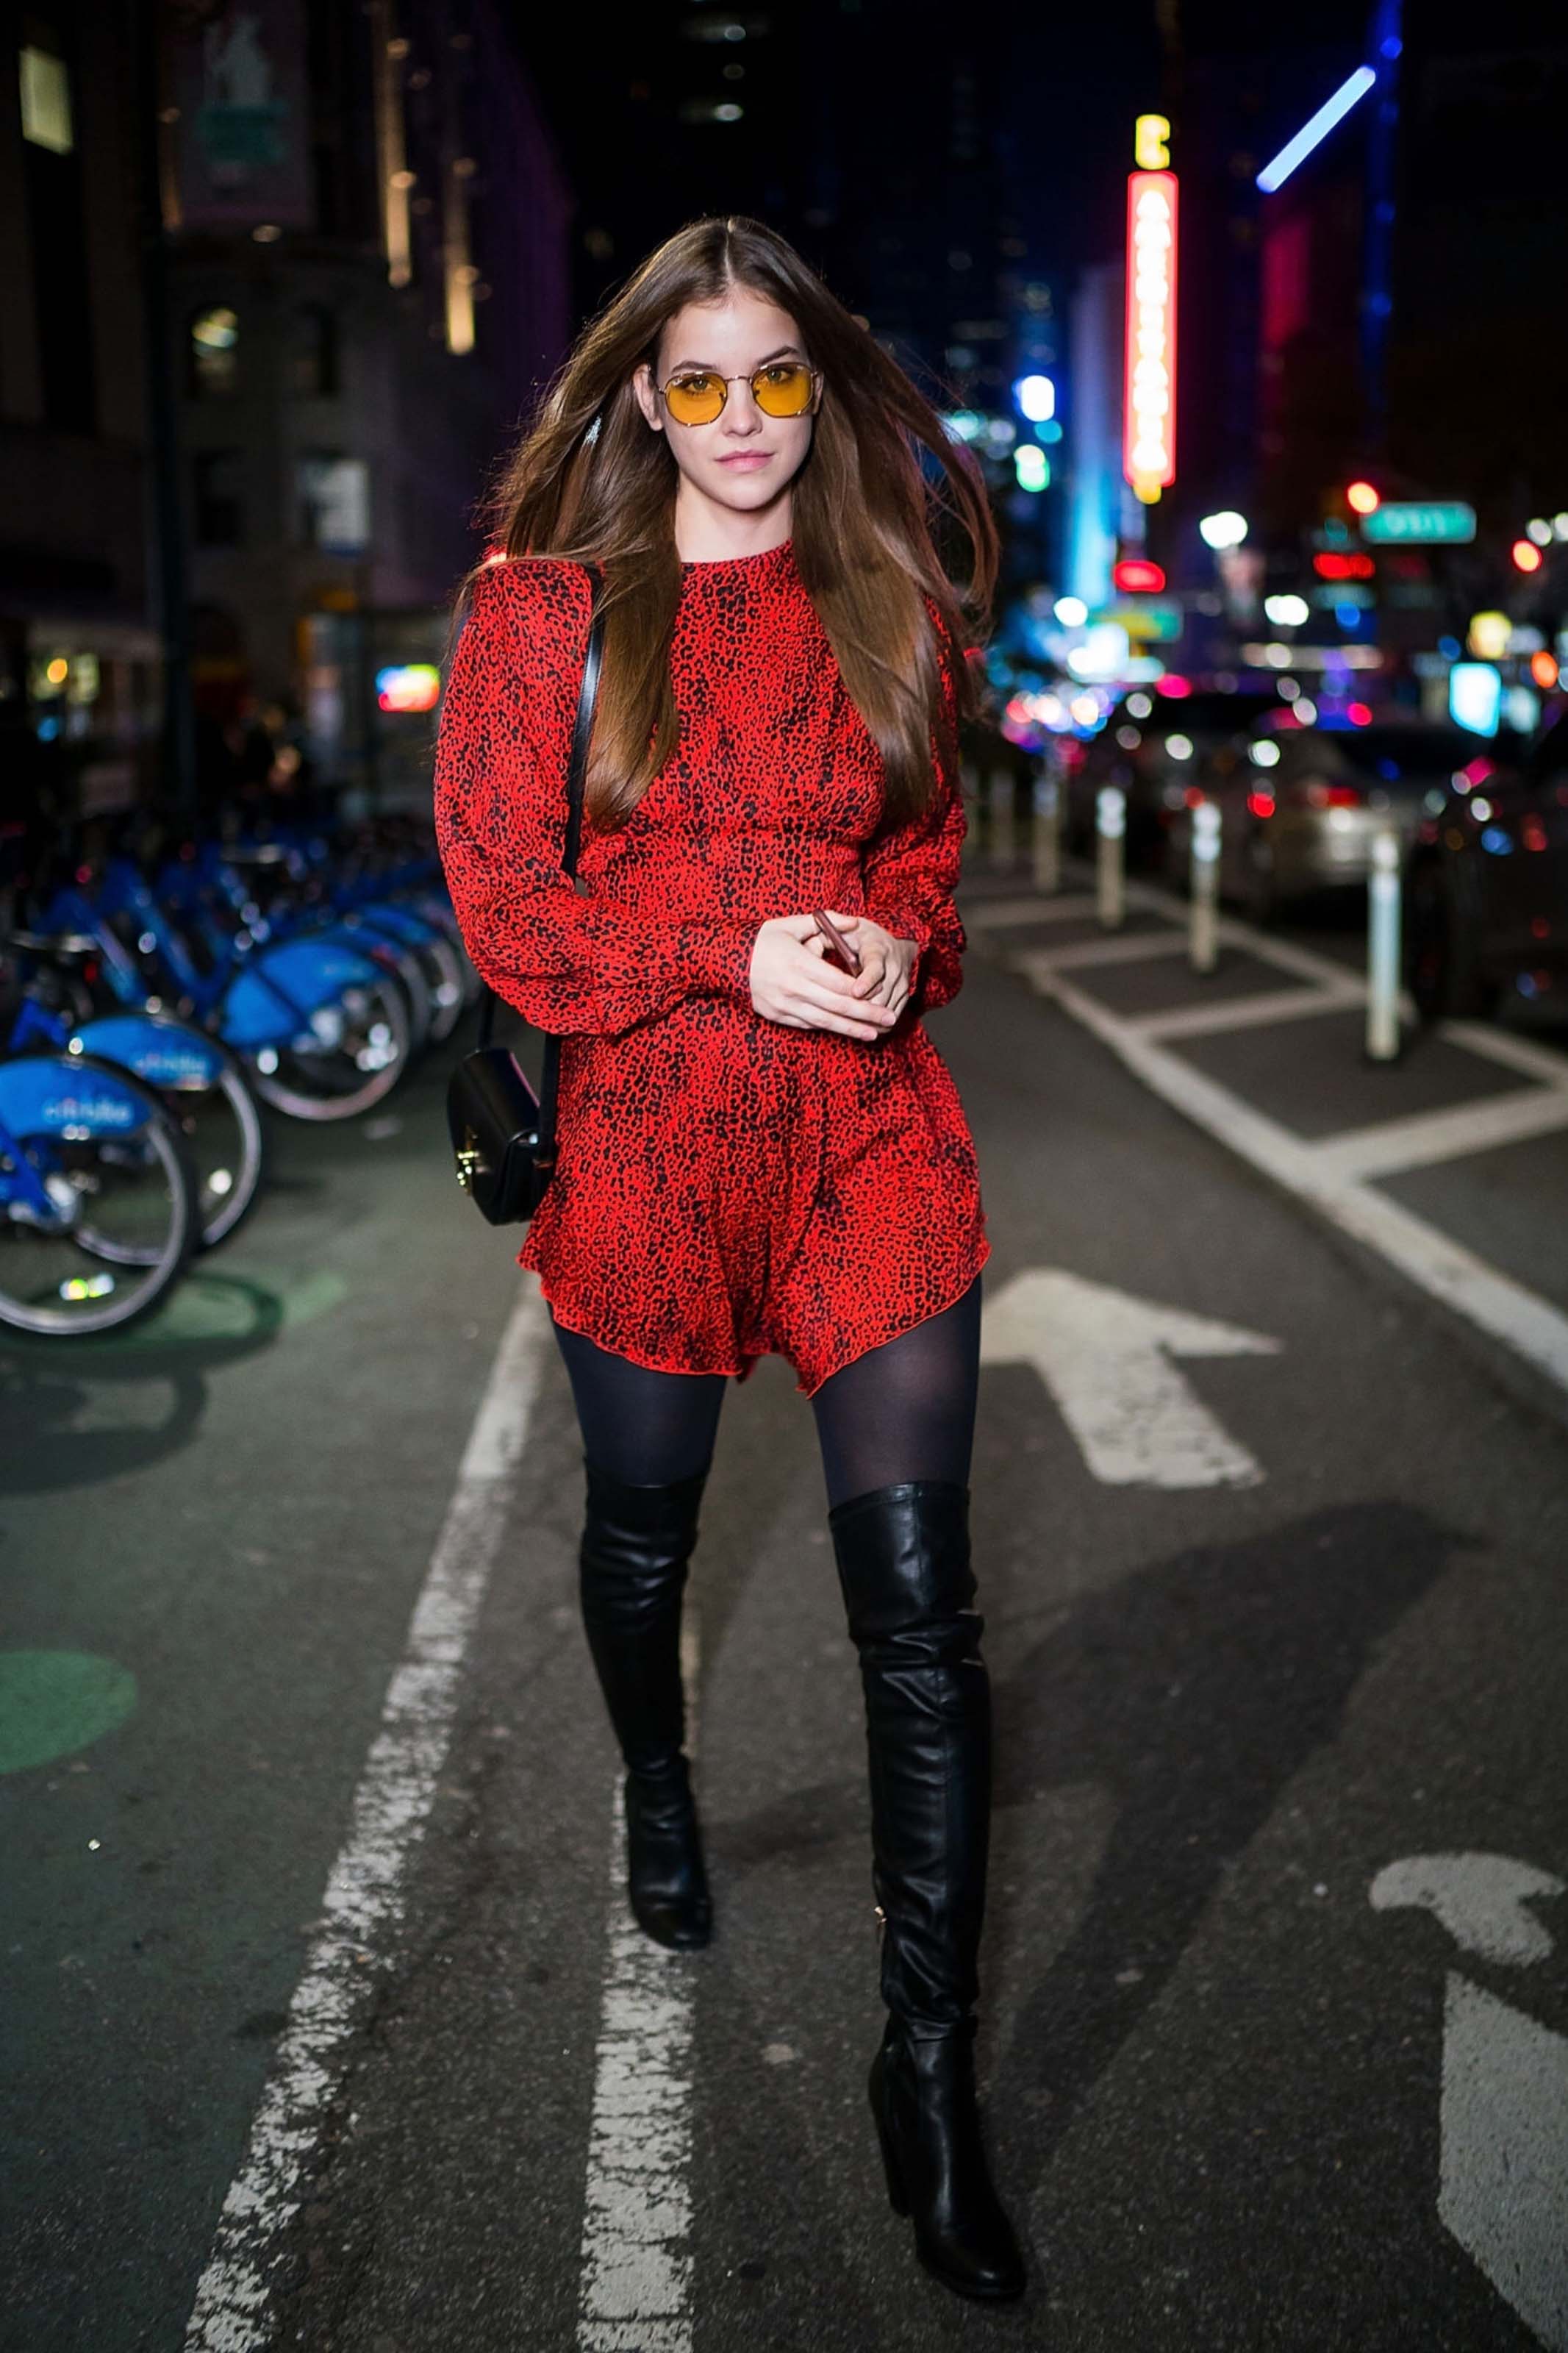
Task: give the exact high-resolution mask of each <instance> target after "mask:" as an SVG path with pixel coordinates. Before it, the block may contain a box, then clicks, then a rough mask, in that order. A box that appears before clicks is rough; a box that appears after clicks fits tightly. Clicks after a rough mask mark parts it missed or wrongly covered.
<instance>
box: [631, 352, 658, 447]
mask: <svg viewBox="0 0 1568 2353" xmlns="http://www.w3.org/2000/svg"><path fill="white" fill-rule="evenodd" d="M632 390H633V392H635V393H636V395H637V406H638V407H639V408H640V409H641V410H642V413H643V415H644V417H646V418H647V422H648V424H649V425H651V426H652V427H653V429H654V431H655V432H656V433H662V432H663V431H664V418H663V417H661V416H660V415H659V407H658V393H657V392H656V391H655V390H654V387H653V370H652V368H650V367H649V365H648V364H647V360H640V361H639V362H638V363H637V366H636V368H635V369H634V370H633V371H632Z"/></svg>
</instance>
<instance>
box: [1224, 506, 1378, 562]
mask: <svg viewBox="0 0 1568 2353" xmlns="http://www.w3.org/2000/svg"><path fill="white" fill-rule="evenodd" d="M1198 537H1199V538H1200V539H1201V540H1202V541H1203V542H1204V544H1205V546H1206V547H1213V548H1225V547H1239V546H1240V545H1241V543H1242V541H1243V540H1244V539H1245V538H1246V537H1247V517H1246V516H1245V515H1241V514H1237V512H1236V511H1235V509H1234V508H1232V507H1224V508H1222V509H1221V511H1220V512H1219V513H1218V514H1212V515H1205V516H1204V518H1203V520H1202V522H1200V523H1199V524H1198ZM1369 560H1370V559H1369Z"/></svg>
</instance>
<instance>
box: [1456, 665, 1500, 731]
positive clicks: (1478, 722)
mask: <svg viewBox="0 0 1568 2353" xmlns="http://www.w3.org/2000/svg"><path fill="white" fill-rule="evenodd" d="M1501 707H1502V680H1501V678H1500V676H1499V674H1498V672H1497V670H1495V669H1494V668H1493V667H1492V665H1491V663H1490V662H1484V661H1471V662H1456V663H1455V664H1454V667H1453V669H1452V670H1450V671H1449V672H1448V716H1449V718H1450V719H1452V721H1453V722H1454V724H1455V725H1456V726H1457V727H1468V729H1469V732H1470V733H1471V734H1472V735H1495V734H1496V733H1497V730H1498V716H1499V713H1500V710H1501Z"/></svg>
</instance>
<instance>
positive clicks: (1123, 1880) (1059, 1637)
mask: <svg viewBox="0 0 1568 2353" xmlns="http://www.w3.org/2000/svg"><path fill="white" fill-rule="evenodd" d="M1473 1541H1474V1540H1473V1539H1472V1538H1469V1537H1468V1536H1466V1535H1462V1534H1460V1533H1459V1532H1458V1531H1457V1530H1454V1529H1451V1528H1446V1527H1444V1526H1442V1525H1439V1524H1438V1523H1436V1521H1434V1520H1432V1519H1430V1518H1428V1517H1427V1516H1426V1514H1425V1513H1423V1512H1420V1511H1418V1510H1415V1509H1414V1508H1412V1507H1411V1506H1409V1505H1407V1504H1398V1503H1392V1502H1389V1503H1372V1504H1355V1505H1350V1506H1346V1507H1344V1508H1341V1509H1335V1510H1331V1511H1323V1512H1319V1513H1314V1514H1312V1515H1311V1516H1310V1518H1307V1519H1303V1520H1298V1521H1295V1522H1292V1523H1290V1524H1289V1525H1286V1526H1284V1527H1280V1528H1277V1529H1273V1530H1270V1531H1268V1533H1267V1534H1265V1535H1258V1536H1253V1537H1249V1538H1247V1540H1246V1541H1244V1542H1241V1543H1237V1544H1227V1545H1213V1546H1200V1547H1197V1548H1194V1550H1192V1551H1189V1552H1184V1553H1180V1554H1178V1555H1176V1556H1175V1557H1174V1558H1173V1559H1171V1560H1168V1561H1163V1562H1161V1563H1159V1564H1157V1565H1156V1566H1155V1567H1152V1568H1148V1569H1145V1570H1142V1571H1141V1572H1140V1573H1139V1574H1138V1575H1136V1576H1135V1577H1131V1578H1130V1579H1128V1580H1126V1581H1124V1582H1123V1583H1121V1585H1119V1586H1116V1587H1114V1588H1110V1590H1109V1591H1106V1592H1101V1593H1097V1594H1094V1595H1091V1596H1089V1597H1088V1598H1087V1599H1083V1600H1082V1601H1080V1602H1079V1603H1078V1605H1077V1606H1076V1607H1075V1608H1074V1609H1072V1611H1071V1613H1070V1614H1069V1615H1068V1618H1067V1619H1066V1620H1064V1621H1062V1622H1061V1623H1059V1624H1058V1626H1057V1628H1056V1629H1055V1630H1053V1632H1052V1633H1051V1634H1050V1635H1049V1636H1048V1637H1047V1639H1046V1640H1045V1641H1041V1642H1040V1643H1039V1644H1038V1645H1037V1647H1036V1648H1035V1649H1034V1650H1033V1651H1029V1652H1028V1653H1027V1654H1026V1656H1025V1657H1024V1658H1023V1659H1022V1660H1021V1661H1020V1662H1019V1663H1018V1664H1017V1666H1016V1668H1014V1670H1013V1671H1012V1672H1010V1673H1009V1675H1008V1676H1007V1679H1006V1681H1005V1683H998V1687H997V1692H996V1715H997V1723H996V1735H997V1738H996V1802H997V1805H998V1808H1001V1807H1005V1806H1013V1805H1019V1804H1021V1803H1022V1802H1023V1801H1025V1800H1026V1799H1029V1798H1032V1797H1036V1796H1038V1795H1039V1794H1040V1793H1042V1792H1043V1791H1045V1790H1047V1789H1049V1788H1056V1787H1058V1786H1062V1785H1066V1784H1068V1783H1077V1784H1082V1783H1084V1782H1087V1781H1092V1782H1094V1783H1096V1784H1097V1785H1098V1786H1100V1787H1101V1788H1104V1789H1105V1790H1106V1791H1107V1792H1108V1793H1109V1795H1110V1800H1111V1802H1112V1804H1113V1806H1114V1808H1115V1820H1114V1824H1113V1827H1112V1829H1111V1831H1110V1837H1109V1839H1108V1841H1107V1843H1106V1846H1105V1850H1104V1852H1103V1854H1102V1855H1101V1857H1100V1864H1099V1868H1098V1870H1097V1871H1096V1873H1095V1875H1094V1880H1093V1884H1092V1888H1091V1892H1090V1894H1089V1901H1088V1905H1087V1907H1086V1908H1085V1909H1084V1911H1083V1913H1082V1915H1081V1917H1080V1918H1079V1923H1078V1926H1077V1927H1076V1928H1075V1929H1074V1930H1073V1932H1072V1934H1071V1936H1069V1937H1068V1941H1067V1943H1066V1944H1065V1945H1064V1946H1063V1947H1061V1948H1060V1950H1059V1951H1058V1953H1057V1955H1056V1957H1055V1959H1054V1960H1053V1961H1052V1962H1051V1964H1050V1967H1049V1968H1047V1972H1046V1974H1045V1976H1044V1978H1042V1979H1041V1980H1040V1982H1039V1984H1038V1985H1037V1988H1036V1989H1035V1991H1034V1993H1033V1994H1032V1996H1031V1997H1030V1998H1029V2000H1027V2001H1026V2003H1025V2004H1024V2005H1023V2007H1022V2009H1021V2010H1020V2011H1019V2013H1018V2014H1017V2016H1016V2019H1015V2021H1014V2022H1013V2025H1012V2028H1011V2031H1010V2034H1009V2036H1008V2041H1007V2047H1006V2050H1005V2053H1000V2054H999V2062H1000V2063H999V2065H998V2068H997V2077H998V2080H999V2081H1001V2082H1005V2083H1008V2084H1012V2085H1013V2086H1014V2087H1015V2088H1016V2092H1017V2093H1018V2094H1021V2095H1023V2097H1022V2098H1021V2099H1020V2106H1022V2105H1024V2102H1025V2101H1026V2100H1027V2098H1028V2095H1029V2094H1034V2098H1033V2100H1032V2101H1029V2102H1028V2105H1030V2107H1031V2109H1032V2112H1033V2115H1034V2117H1035V2119H1036V2121H1035V2125H1034V2128H1033V2129H1032V2131H1031V2134H1030V2136H1029V2139H1030V2147H1031V2160H1032V2170H1031V2171H1030V2173H1029V2179H1028V2184H1027V2187H1028V2189H1030V2190H1031V2191H1032V2190H1033V2189H1034V2188H1035V2187H1036V2186H1037V2182H1038V2179H1039V2178H1040V2175H1041V2174H1042V2173H1043V2172H1044V2170H1045V2168H1046V2167H1047V2165H1048V2163H1049V2161H1050V2158H1051V2157H1052V2155H1053V2153H1054V2151H1055V2149H1056V2148H1057V2147H1058V2145H1059V2143H1060V2141H1061V2140H1062V2138H1063V2137H1064V2136H1065V2134H1066V2133H1067V2132H1068V2130H1069V2129H1070V2127H1071V2126H1072V2124H1073V2121H1074V2119H1075V2117H1076V2116H1077V2115H1078V2113H1079V2110H1080V2108H1081V2107H1082V2105H1083V2104H1084V2102H1085V2100H1086V2099H1087V2097H1088V2095H1089V2093H1090V2092H1091V2091H1092V2089H1093V2087H1094V2085H1095V2084H1097V2083H1098V2081H1099V2080H1100V2076H1101V2075H1102V2074H1103V2073H1105V2071H1106V2070H1107V2068H1109V2067H1110V2064H1111V2063H1112V2062H1113V2061H1114V2060H1115V2058H1116V2056H1117V2054H1118V2052H1120V2051H1121V2047H1122V2045H1123V2044H1124V2043H1125V2042H1126V2041H1127V2040H1128V2038H1129V2037H1130V2036H1131V2034H1132V2033H1133V2032H1134V2031H1135V2030H1136V2029H1137V2027H1138V2025H1139V2024H1140V2022H1141V2021H1142V2019H1143V2017H1144V2015H1145V2014H1146V2012H1147V2011H1148V2010H1150V2009H1151V2008H1152V2005H1153V2004H1154V2003H1155V2002H1156V2001H1157V2000H1159V1998H1160V1995H1161V1993H1162V1991H1163V1989H1164V1987H1165V1985H1166V1983H1167V1981H1168V1979H1169V1978H1170V1977H1171V1975H1172V1972H1173V1970H1174V1968H1176V1966H1177V1964H1178V1962H1179V1961H1180V1960H1181V1957H1182V1955H1183V1953H1184V1949H1185V1947H1186V1945H1187V1943H1188V1940H1189V1938H1190V1937H1191V1936H1192V1934H1193V1932H1194V1928H1195V1927H1196V1926H1197V1924H1198V1922H1199V1920H1200V1918H1201V1917H1202V1915H1203V1914H1204V1912H1205V1908H1206V1907H1207V1905H1208V1904H1209V1902H1210V1900H1211V1898H1212V1897H1213V1894H1214V1893H1215V1887H1216V1885H1217V1884H1218V1883H1219V1880H1220V1878H1221V1876H1222V1873H1224V1870H1225V1868H1226V1864H1227V1863H1228V1862H1231V1860H1232V1859H1233V1858H1234V1857H1236V1856H1237V1855H1238V1854H1240V1853H1241V1852H1243V1850H1244V1849H1245V1848H1246V1847H1247V1844H1248V1843H1249V1842H1250V1841H1251V1840H1252V1839H1253V1838H1254V1837H1255V1836H1256V1835H1257V1833H1258V1831H1259V1830H1260V1829H1261V1828H1262V1827H1263V1825H1264V1824H1265V1822H1267V1821H1268V1819H1269V1816H1270V1815H1271V1813H1272V1811H1273V1810H1274V1808H1275V1806H1276V1804H1277V1803H1278V1801H1279V1797H1280V1795H1281V1792H1282V1791H1283V1790H1284V1789H1285V1788H1287V1786H1288V1785H1289V1782H1290V1781H1291V1780H1292V1778H1294V1777H1295V1775H1296V1774H1297V1773H1298V1772H1299V1771H1300V1768H1301V1767H1302V1766H1303V1765H1304V1764H1305V1763H1306V1761H1307V1760H1308V1758H1309V1757H1311V1756H1312V1755H1313V1753H1314V1752H1315V1751H1316V1750H1318V1749H1319V1748H1321V1746H1323V1745H1324V1744H1325V1743H1326V1742H1328V1741H1329V1740H1331V1738H1332V1737H1333V1736H1334V1735H1335V1733H1336V1731H1337V1730H1338V1727H1339V1725H1340V1722H1341V1720H1342V1715H1343V1714H1344V1710H1345V1708H1346V1705H1347V1704H1348V1702H1349V1701H1350V1698H1351V1696H1352V1693H1353V1692H1354V1690H1355V1687H1356V1685H1357V1683H1358V1682H1359V1681H1360V1679H1361V1677H1362V1675H1363V1673H1364V1672H1365V1671H1366V1669H1367V1667H1368V1666H1369V1664H1370V1663H1371V1662H1372V1660H1373V1655H1374V1653H1375V1652H1376V1651H1377V1648H1378V1646H1379V1644H1380V1643H1381V1642H1382V1641H1384V1639H1385V1638H1386V1637H1387V1635H1388V1634H1389V1633H1390V1631H1391V1630H1393V1628H1394V1626H1396V1625H1397V1624H1398V1622H1399V1620H1401V1619H1402V1618H1403V1617H1404V1615H1405V1612H1406V1611H1407V1610H1408V1609H1411V1608H1412V1607H1413V1606H1414V1605H1415V1603H1416V1602H1417V1601H1419V1600H1420V1599H1421V1598H1422V1596H1423V1595H1424V1594H1425V1593H1426V1590H1427V1589H1428V1588H1429V1587H1430V1586H1431V1585H1432V1584H1433V1583H1434V1582H1435V1581H1436V1579H1437V1578H1438V1577H1441V1576H1442V1575H1443V1573H1444V1571H1445V1570H1446V1568H1447V1567H1448V1566H1449V1564H1450V1563H1451V1561H1452V1559H1453V1557H1454V1556H1455V1555H1456V1554H1457V1553H1458V1552H1460V1551H1464V1550H1468V1549H1469V1548H1470V1546H1471V1545H1472V1543H1473ZM999 1828H1000V1825H999ZM1014 1867H1015V1869H1020V1870H1022V1869H1026V1864H1025V1863H1024V1862H1023V1859H1022V1858H1020V1860H1019V1862H1018V1863H1017V1864H1016V1865H1015V1866H1014ZM995 1914H996V1916H995V1918H994V1934H995V1936H996V1939H997V1942H998V1944H1001V1943H1002V1942H1003V1941H1004V1940H1005V1937H1006V1936H1007V1922H1006V1918H1005V1915H1002V1913H1001V1909H1000V1907H999V1906H998V1907H995ZM992 1966H993V1968H995V1961H994V1960H993V1964H992ZM1018 2154H1019V2155H1020V2156H1021V2155H1022V2151H1021V2150H1020V2151H1019V2152H1018ZM1018 2186H1019V2189H1020V2191H1021V2190H1022V2189H1024V2187H1025V2184H1024V2182H1023V2181H1022V2180H1020V2182H1019V2185H1018ZM1020 2203H1022V2200H1020Z"/></svg>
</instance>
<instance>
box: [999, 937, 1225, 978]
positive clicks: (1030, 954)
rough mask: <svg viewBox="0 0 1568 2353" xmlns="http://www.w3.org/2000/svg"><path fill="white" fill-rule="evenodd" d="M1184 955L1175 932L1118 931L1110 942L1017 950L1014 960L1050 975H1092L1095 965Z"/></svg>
mask: <svg viewBox="0 0 1568 2353" xmlns="http://www.w3.org/2000/svg"><path fill="white" fill-rule="evenodd" d="M1186 952H1187V944H1186V941H1185V940H1184V938H1183V937H1182V935H1181V934H1180V933H1179V932H1134V933H1132V934H1128V933H1125V932H1118V933H1115V934H1113V935H1112V936H1111V937H1110V939H1104V940H1075V941H1074V942H1073V944H1072V945H1071V946H1070V947H1066V948H1020V949H1018V950H1017V957H1018V961H1019V963H1020V964H1029V965H1048V966H1049V967H1050V969H1051V970H1052V971H1053V972H1092V971H1093V970H1094V968H1095V966H1096V965H1118V964H1156V963H1158V962H1160V961H1161V960H1162V959H1163V958H1164V957H1167V956H1173V955H1185V954H1186Z"/></svg>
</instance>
